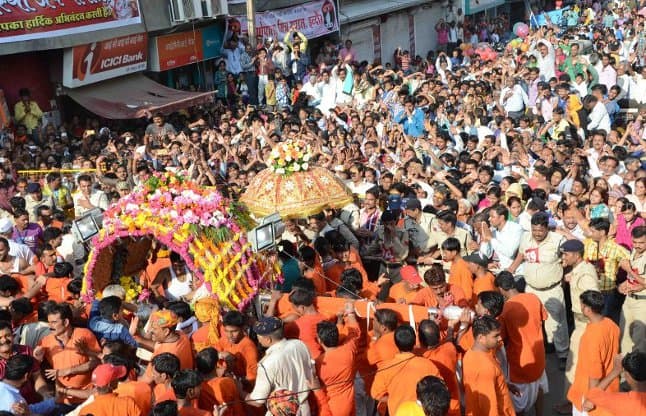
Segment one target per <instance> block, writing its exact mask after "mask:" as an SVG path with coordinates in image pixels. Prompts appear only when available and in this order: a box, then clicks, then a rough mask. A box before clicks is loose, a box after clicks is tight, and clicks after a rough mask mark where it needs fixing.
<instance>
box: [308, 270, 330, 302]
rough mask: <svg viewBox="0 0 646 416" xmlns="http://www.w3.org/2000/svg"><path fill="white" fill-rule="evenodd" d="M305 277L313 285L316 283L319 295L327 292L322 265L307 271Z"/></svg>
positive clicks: (315, 286)
mask: <svg viewBox="0 0 646 416" xmlns="http://www.w3.org/2000/svg"><path fill="white" fill-rule="evenodd" d="M303 277H305V278H306V279H310V280H311V281H312V283H314V289H315V290H316V294H317V295H322V294H323V293H325V291H326V290H327V285H326V284H325V274H324V273H323V268H322V267H321V266H320V265H315V266H314V268H313V269H310V268H307V269H305V271H304V272H303Z"/></svg>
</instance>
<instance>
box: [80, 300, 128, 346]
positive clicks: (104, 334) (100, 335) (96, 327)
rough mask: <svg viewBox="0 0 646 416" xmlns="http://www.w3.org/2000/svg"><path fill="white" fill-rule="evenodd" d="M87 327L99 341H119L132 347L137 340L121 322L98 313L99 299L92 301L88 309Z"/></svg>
mask: <svg viewBox="0 0 646 416" xmlns="http://www.w3.org/2000/svg"><path fill="white" fill-rule="evenodd" d="M88 328H89V329H90V331H92V332H93V333H94V335H95V336H96V339H98V340H99V341H100V340H102V339H104V340H106V341H121V342H124V343H126V344H128V345H132V346H133V347H135V348H136V347H137V341H135V339H134V338H133V336H132V335H130V331H129V330H128V328H126V326H125V325H124V324H122V323H121V322H114V321H110V320H108V319H104V318H102V317H101V315H99V301H97V300H95V301H94V302H92V308H91V309H90V321H89V322H88Z"/></svg>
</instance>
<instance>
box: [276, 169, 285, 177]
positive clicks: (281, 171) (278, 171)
mask: <svg viewBox="0 0 646 416" xmlns="http://www.w3.org/2000/svg"><path fill="white" fill-rule="evenodd" d="M276 173H277V174H279V175H283V174H285V169H284V168H278V169H276Z"/></svg>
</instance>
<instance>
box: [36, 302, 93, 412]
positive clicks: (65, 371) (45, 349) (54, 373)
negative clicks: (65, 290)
mask: <svg viewBox="0 0 646 416" xmlns="http://www.w3.org/2000/svg"><path fill="white" fill-rule="evenodd" d="M71 321H72V308H71V307H70V305H68V304H67V303H61V304H55V305H52V307H51V308H50V309H49V311H48V312H47V322H48V323H49V328H50V330H51V334H49V335H47V336H45V337H44V338H43V339H42V340H41V341H40V344H39V345H38V347H36V349H35V350H34V357H35V358H36V359H38V360H39V361H42V360H43V357H44V359H45V360H46V361H47V362H48V363H49V365H50V366H51V369H50V370H45V377H47V378H48V379H50V380H54V381H56V382H57V383H58V384H61V385H62V386H63V392H64V391H65V389H69V388H71V389H81V390H85V389H88V388H90V387H91V375H92V370H93V369H94V368H95V367H96V366H97V364H98V363H99V362H98V360H96V358H94V356H93V355H84V354H82V353H81V352H80V351H79V349H78V348H77V344H79V343H81V344H84V345H85V347H86V348H87V349H88V350H90V351H93V352H96V353H98V352H99V351H101V347H99V343H98V342H97V340H96V337H95V336H94V334H93V333H92V332H91V331H90V330H89V329H86V328H74V327H73V326H72V324H71ZM64 401H65V403H66V404H74V403H77V404H78V403H81V402H82V401H83V399H77V398H74V397H71V396H65V399H64Z"/></svg>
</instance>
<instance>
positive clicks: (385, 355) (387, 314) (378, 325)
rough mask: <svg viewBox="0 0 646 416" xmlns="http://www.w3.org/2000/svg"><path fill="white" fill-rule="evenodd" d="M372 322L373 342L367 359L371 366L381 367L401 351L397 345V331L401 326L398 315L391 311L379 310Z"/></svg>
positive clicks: (369, 347)
mask: <svg viewBox="0 0 646 416" xmlns="http://www.w3.org/2000/svg"><path fill="white" fill-rule="evenodd" d="M374 318H375V319H374V320H373V321H372V322H373V323H372V330H373V342H371V343H370V345H369V346H368V351H367V352H366V354H367V359H368V363H369V364H370V365H374V366H376V367H377V368H379V367H381V365H382V364H383V362H384V361H388V360H390V359H391V358H393V357H394V356H395V354H397V352H398V351H399V350H398V349H397V346H396V345H395V329H396V328H397V325H398V324H399V319H397V314H396V313H395V312H394V311H392V310H390V309H377V310H376V311H375V316H374Z"/></svg>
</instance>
